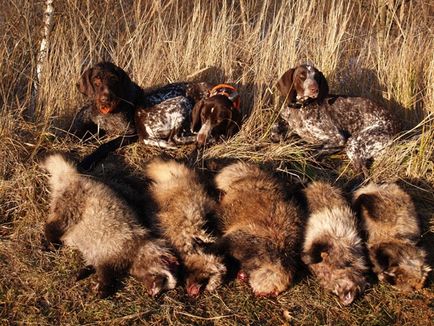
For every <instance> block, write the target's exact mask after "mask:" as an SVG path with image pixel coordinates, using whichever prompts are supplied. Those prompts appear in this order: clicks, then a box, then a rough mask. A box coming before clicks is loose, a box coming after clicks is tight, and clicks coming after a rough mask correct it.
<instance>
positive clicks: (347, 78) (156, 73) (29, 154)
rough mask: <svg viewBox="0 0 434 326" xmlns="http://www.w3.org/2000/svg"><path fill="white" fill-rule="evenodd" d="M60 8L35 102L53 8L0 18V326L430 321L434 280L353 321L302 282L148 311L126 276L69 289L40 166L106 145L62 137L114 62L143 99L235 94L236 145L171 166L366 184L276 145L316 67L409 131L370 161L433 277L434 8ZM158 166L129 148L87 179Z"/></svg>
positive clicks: (235, 4)
mask: <svg viewBox="0 0 434 326" xmlns="http://www.w3.org/2000/svg"><path fill="white" fill-rule="evenodd" d="M54 7H55V16H54V25H53V29H52V32H51V35H50V43H49V51H48V56H47V58H46V61H45V62H44V66H43V75H42V79H41V81H40V83H39V84H38V94H37V97H36V98H35V99H32V89H33V85H35V83H36V75H35V68H36V62H37V53H38V49H39V43H40V41H41V30H42V27H43V26H42V25H43V11H44V1H41V0H4V1H2V10H1V11H0V31H1V32H0V76H1V78H0V324H1V325H9V324H11V325H15V324H35V325H47V324H50V325H51V324H52V325H58V324H73V325H75V324H92V325H93V324H110V325H120V324H149V325H172V324H174V325H180V324H186V325H191V324H200V325H214V324H215V325H235V324H241V325H247V324H251V325H429V324H431V325H432V324H433V323H434V284H433V280H434V278H433V276H431V277H430V280H429V282H428V284H427V286H426V288H425V289H423V290H421V291H419V292H417V293H411V294H408V295H404V294H401V293H399V292H397V291H396V290H394V289H393V288H391V287H389V286H386V285H381V284H377V283H375V281H374V282H373V284H372V286H371V287H370V288H369V289H368V290H367V292H366V293H365V295H364V296H363V297H362V298H360V299H358V300H356V301H355V302H354V303H353V304H352V305H351V306H350V307H344V306H341V305H340V304H339V302H338V300H337V298H336V297H334V296H332V295H329V294H327V293H325V292H324V291H323V290H322V289H321V288H320V287H319V286H318V284H317V283H316V281H315V280H313V279H311V278H310V277H307V276H306V275H302V276H301V277H300V278H299V280H298V281H297V283H296V284H295V285H294V286H293V287H292V288H290V289H289V290H288V291H287V292H285V293H283V294H282V295H280V296H279V297H277V298H256V297H254V296H253V295H252V293H251V292H250V290H249V288H248V287H247V286H245V285H243V284H239V283H236V282H232V283H230V284H227V285H225V286H223V287H222V288H220V289H218V290H217V291H216V292H215V293H212V294H206V295H202V296H200V297H199V298H198V299H196V300H192V299H189V298H188V297H187V296H186V295H185V293H184V291H183V289H182V288H180V287H178V288H177V289H175V290H172V291H170V292H168V293H165V294H163V295H161V296H160V297H158V298H155V299H154V298H150V297H149V296H148V295H147V293H146V291H145V289H144V288H143V287H142V286H141V285H140V284H139V283H138V282H136V281H135V280H134V279H132V278H127V279H126V280H125V282H124V286H123V288H122V289H121V290H120V291H119V292H118V293H117V294H116V296H115V297H113V298H112V299H109V300H101V299H98V298H97V297H96V296H95V293H94V291H93V287H94V286H95V284H96V282H95V279H94V278H92V277H91V278H88V279H86V280H84V281H81V282H79V283H77V282H75V273H76V271H77V270H78V269H79V268H80V266H81V265H82V261H81V258H80V256H79V255H78V254H77V252H74V251H72V250H70V249H67V248H63V249H61V250H57V251H52V252H47V251H43V250H42V246H41V238H42V236H43V232H42V230H43V225H44V221H45V218H46V215H47V209H48V189H47V183H46V178H45V176H44V173H43V171H42V170H41V169H40V168H39V167H38V164H37V163H38V160H39V159H40V158H41V157H43V155H44V154H45V153H47V152H53V151H60V152H65V153H68V154H69V155H70V156H71V157H72V158H74V159H76V160H79V159H80V158H83V156H84V155H86V154H88V153H90V152H91V151H92V150H94V149H95V148H96V147H97V146H98V144H99V143H100V142H104V141H105V139H98V140H95V141H92V142H88V143H83V142H81V141H80V140H79V139H76V138H75V137H74V136H72V135H69V134H68V132H67V131H68V127H69V125H70V123H71V120H72V118H73V116H74V114H75V113H76V112H77V109H78V108H79V107H80V105H81V104H83V103H84V98H83V96H82V95H80V94H79V92H78V90H77V89H76V87H75V83H76V81H77V80H78V77H79V76H80V72H81V70H82V69H83V68H86V67H88V66H89V65H91V64H94V63H96V62H98V61H100V60H111V61H113V62H114V63H116V64H117V65H119V66H121V67H123V68H124V70H126V71H127V72H128V73H129V74H130V76H131V77H132V79H133V80H134V81H135V82H137V83H138V84H139V85H140V86H142V87H145V88H146V87H151V86H154V85H158V84H165V83H168V82H174V81H182V80H192V79H204V80H208V81H210V82H223V81H226V82H231V83H234V84H236V85H237V87H238V88H239V90H240V92H241V99H242V109H243V113H244V115H245V120H244V125H243V129H242V131H241V132H240V133H239V134H238V135H237V136H236V137H234V138H233V139H231V140H229V141H228V142H226V143H224V144H220V145H217V146H215V147H213V148H207V149H205V150H203V151H200V153H197V152H196V151H195V150H194V149H193V148H190V147H188V148H185V149H180V150H178V151H176V152H174V151H168V152H166V153H164V155H166V156H172V157H176V158H179V159H185V160H186V161H188V162H190V163H191V164H195V166H197V167H203V166H207V161H208V160H210V159H215V158H225V159H244V160H250V161H253V162H256V163H259V164H261V165H263V166H264V167H265V168H268V169H273V170H274V171H278V172H279V175H281V176H282V177H285V176H286V177H287V178H286V179H287V181H286V182H288V183H296V182H300V181H301V182H305V181H307V180H310V179H317V178H323V177H327V178H329V179H331V180H333V181H336V183H337V184H339V185H342V186H344V187H346V189H349V188H351V186H352V185H353V184H354V179H355V178H356V176H355V175H354V173H353V172H352V171H351V168H349V167H348V164H347V163H348V161H347V159H346V158H345V157H344V156H343V155H340V156H337V157H331V158H327V160H325V161H322V162H318V160H317V158H316V157H315V153H314V152H312V151H311V150H309V149H308V148H307V147H305V146H303V145H302V144H301V143H300V142H299V141H297V140H293V141H288V142H287V143H285V144H273V143H271V142H270V141H269V137H268V136H269V130H270V127H271V125H272V123H273V121H274V120H275V119H276V117H277V115H278V113H279V110H280V109H281V106H280V104H279V101H278V100H277V99H278V96H277V93H276V91H275V89H274V88H273V85H274V83H275V82H276V81H277V79H278V78H279V77H280V75H281V74H282V73H283V72H284V71H285V70H287V69H288V68H290V67H292V66H294V65H296V64H298V63H304V62H311V63H313V64H315V65H316V66H317V67H318V68H319V69H320V70H322V71H323V72H324V74H325V76H326V77H327V78H328V80H329V84H330V88H331V91H332V92H333V93H341V94H350V95H362V96H366V97H369V98H372V99H374V100H376V101H378V102H380V103H382V104H383V105H385V106H388V107H390V108H391V109H392V110H394V111H396V112H397V114H398V115H399V116H400V117H401V120H402V121H403V122H404V124H405V126H406V128H407V130H408V131H407V132H405V133H403V134H402V135H401V136H400V137H399V138H398V139H397V140H396V142H395V144H394V145H393V146H392V147H391V148H390V149H388V151H387V153H386V154H385V155H384V156H383V157H382V158H380V159H379V160H378V161H376V162H375V164H374V166H373V168H372V170H371V173H372V179H373V180H376V181H385V180H398V181H399V182H400V184H401V185H403V186H404V187H405V189H406V190H407V191H408V192H409V193H410V194H411V195H412V196H413V197H414V199H415V201H416V204H417V209H418V213H419V215H420V217H421V221H422V226H423V236H422V238H421V242H422V243H423V244H424V245H425V246H426V247H427V248H428V251H429V259H430V263H431V265H432V266H434V249H433V248H434V234H433V232H432V231H434V191H433V190H434V170H433V166H434V160H433V157H434V156H433V155H434V137H433V136H434V125H433V124H434V121H433V119H434V115H433V114H434V4H432V1H429V0H364V1H362V0H354V1H345V0H312V1H296V0H293V1H289V0H287V1H280V0H263V1H255V0H240V1H231V0H215V1H205V0H195V1H193V0H137V1H133V0H124V1H112V0H93V1H90V0H54ZM155 155H160V151H159V150H157V149H152V148H148V147H145V146H142V145H140V144H135V145H131V146H129V147H127V148H123V149H121V150H118V151H117V152H115V153H113V154H111V155H110V156H109V157H108V158H107V159H106V160H105V161H104V162H103V164H101V165H99V166H98V167H97V168H96V169H95V170H94V171H92V174H94V175H96V176H98V177H101V178H102V179H105V180H110V181H111V182H113V183H114V184H117V185H118V186H121V185H122V184H123V183H124V182H125V179H126V178H128V179H133V180H136V181H139V183H140V181H143V166H144V163H145V162H146V161H147V160H148V159H149V158H150V157H151V156H155ZM341 162H343V163H341ZM288 187H289V188H291V185H290V184H289V186H288ZM137 191H138V192H140V188H139V189H138V190H137ZM130 192H131V191H130Z"/></svg>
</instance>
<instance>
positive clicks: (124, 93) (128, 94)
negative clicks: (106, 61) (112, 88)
mask: <svg viewBox="0 0 434 326" xmlns="http://www.w3.org/2000/svg"><path fill="white" fill-rule="evenodd" d="M115 71H116V75H117V76H118V77H119V79H120V84H121V87H122V89H120V90H119V94H116V95H117V96H119V97H121V98H122V100H124V101H126V102H127V103H129V104H132V105H133V104H134V103H135V102H136V97H137V95H138V92H139V90H140V88H139V86H138V85H137V84H136V83H134V82H133V81H132V80H131V78H130V76H128V74H127V73H126V72H125V70H123V69H122V68H120V67H118V66H115Z"/></svg>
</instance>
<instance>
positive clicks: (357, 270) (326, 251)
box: [302, 181, 368, 305]
mask: <svg viewBox="0 0 434 326" xmlns="http://www.w3.org/2000/svg"><path fill="white" fill-rule="evenodd" d="M305 194H306V198H307V203H308V207H309V218H308V221H307V224H306V229H305V236H304V245H303V252H302V260H303V262H304V263H305V264H306V265H308V267H309V269H310V271H311V272H312V273H313V274H314V275H315V276H316V278H317V279H318V281H319V283H320V284H321V286H322V287H324V288H325V289H326V290H328V291H330V292H332V293H334V294H336V295H337V296H338V297H339V300H340V301H341V303H342V304H344V305H349V304H351V303H352V302H353V300H354V299H355V298H356V297H357V296H358V295H359V294H361V293H362V292H363V291H364V289H365V287H366V285H367V282H366V278H365V276H366V273H367V271H368V268H367V264H366V259H365V256H364V253H363V245H362V240H361V238H360V236H359V233H358V229H357V222H356V218H355V216H354V213H353V211H352V210H351V208H350V206H349V205H348V204H347V202H346V200H345V198H344V197H343V195H342V193H341V191H340V190H339V189H337V188H336V187H334V186H332V185H331V184H329V183H326V182H322V181H316V182H313V183H311V184H310V185H309V186H308V187H307V188H306V189H305Z"/></svg>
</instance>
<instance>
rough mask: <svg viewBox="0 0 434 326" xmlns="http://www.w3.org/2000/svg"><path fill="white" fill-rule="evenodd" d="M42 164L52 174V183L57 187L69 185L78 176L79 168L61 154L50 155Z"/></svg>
mask: <svg viewBox="0 0 434 326" xmlns="http://www.w3.org/2000/svg"><path fill="white" fill-rule="evenodd" d="M41 166H42V167H43V168H44V169H46V170H47V171H48V173H49V174H50V175H51V177H50V183H51V186H52V187H53V188H55V189H59V188H63V187H65V186H67V185H68V184H69V183H70V182H71V181H72V180H73V179H75V178H76V177H77V176H78V172H77V168H76V167H75V166H74V165H73V164H72V163H70V162H68V160H66V158H64V157H63V156H62V155H61V154H53V155H50V156H48V157H47V158H46V159H45V160H44V161H43V162H42V164H41Z"/></svg>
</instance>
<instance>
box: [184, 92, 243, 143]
mask: <svg viewBox="0 0 434 326" xmlns="http://www.w3.org/2000/svg"><path fill="white" fill-rule="evenodd" d="M241 118H242V116H241V108H240V96H239V93H238V92H237V90H236V89H235V87H233V86H231V85H228V84H219V85H216V86H215V87H213V88H212V89H211V90H210V92H209V96H208V98H206V99H202V100H201V101H199V102H197V103H196V105H195V106H194V108H193V112H192V123H191V130H192V132H197V143H198V145H199V146H201V145H203V144H204V143H205V141H206V140H207V138H208V137H209V136H210V135H211V136H212V137H211V139H212V140H217V139H218V138H219V137H221V136H224V137H227V138H229V137H231V136H233V135H234V134H235V133H237V132H238V130H239V129H240V126H241Z"/></svg>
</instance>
